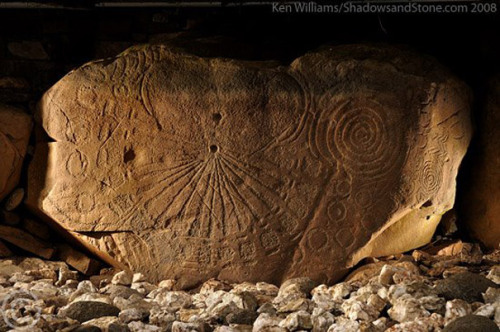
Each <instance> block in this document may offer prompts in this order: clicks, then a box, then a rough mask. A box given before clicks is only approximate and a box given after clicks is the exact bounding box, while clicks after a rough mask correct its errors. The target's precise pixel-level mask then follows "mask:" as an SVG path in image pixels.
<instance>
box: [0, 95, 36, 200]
mask: <svg viewBox="0 0 500 332" xmlns="http://www.w3.org/2000/svg"><path fill="white" fill-rule="evenodd" d="M31 126H32V121H31V117H30V116H29V115H27V114H25V113H24V112H23V111H21V110H19V109H17V108H14V107H11V106H7V105H2V104H0V200H2V199H4V198H5V196H7V194H8V193H9V192H10V191H11V190H12V189H14V188H15V186H16V185H17V183H18V181H19V177H20V176H21V166H22V164H23V160H24V156H25V155H26V149H27V147H28V141H29V138H30V134H31Z"/></svg>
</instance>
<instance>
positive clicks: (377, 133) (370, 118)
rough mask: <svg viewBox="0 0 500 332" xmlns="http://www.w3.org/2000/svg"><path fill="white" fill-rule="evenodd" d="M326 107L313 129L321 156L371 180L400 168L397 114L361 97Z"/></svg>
mask: <svg viewBox="0 0 500 332" xmlns="http://www.w3.org/2000/svg"><path fill="white" fill-rule="evenodd" d="M330 105H332V103H330ZM329 107H331V111H324V112H322V115H321V116H320V118H319V119H318V121H317V123H316V126H315V129H314V130H315V138H316V142H315V143H316V148H317V149H318V150H319V152H320V153H321V155H323V156H327V158H330V159H333V160H337V161H339V162H340V164H341V165H342V166H343V167H345V168H346V169H347V170H348V171H349V173H350V174H353V175H361V176H364V177H367V178H370V179H373V180H377V179H379V178H383V177H384V176H385V175H387V174H388V173H390V172H391V171H393V170H394V169H395V168H397V167H398V166H401V164H402V162H403V161H404V153H402V152H403V151H402V150H403V141H404V140H403V137H402V132H401V130H397V125H396V124H397V122H398V119H397V118H395V117H394V116H395V115H396V114H398V113H397V112H393V111H392V109H391V108H388V107H385V106H383V105H380V104H378V103H376V102H375V101H372V100H369V99H366V98H362V97H359V98H352V99H348V100H341V101H339V102H335V103H333V106H329Z"/></svg>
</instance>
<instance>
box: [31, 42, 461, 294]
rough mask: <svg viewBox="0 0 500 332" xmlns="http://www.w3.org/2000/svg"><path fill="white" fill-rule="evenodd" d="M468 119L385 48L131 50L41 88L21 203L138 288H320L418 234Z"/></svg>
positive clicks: (437, 210) (451, 193)
mask: <svg viewBox="0 0 500 332" xmlns="http://www.w3.org/2000/svg"><path fill="white" fill-rule="evenodd" d="M468 116H469V92H468V89H467V88H466V87H465V86H464V85H463V84H462V83H461V82H459V81H458V80H457V79H455V78H454V77H453V76H451V75H450V74H449V73H448V72H447V71H446V70H444V69H443V68H442V67H440V66H439V65H438V64H437V63H435V61H434V60H433V59H429V58H426V57H421V56H418V55H415V54H413V53H411V52H408V51H406V50H402V49H399V48H391V47H379V46H365V45H350V46H338V47H324V48H322V49H320V50H317V51H315V52H312V53H309V54H306V55H304V56H302V57H300V58H298V59H296V60H295V61H293V62H292V63H291V64H290V65H289V66H279V65H277V64H275V63H268V62H244V61H235V60H231V59H223V58H201V57H196V56H193V55H189V54H183V53H182V52H180V51H174V50H172V49H170V48H168V47H165V46H162V45H154V46H143V47H137V48H131V49H129V50H128V51H126V52H124V53H122V54H121V55H120V56H118V57H116V58H114V59H108V60H103V61H95V62H92V63H89V64H86V65H84V66H82V67H81V68H79V69H77V70H74V71H72V72H71V73H69V74H68V75H67V76H66V77H64V78H63V79H62V80H61V81H59V82H58V83H57V84H56V85H55V86H54V87H53V88H52V89H50V90H49V91H48V92H47V93H46V94H45V95H44V97H43V100H42V101H41V103H40V119H41V122H42V125H43V127H44V128H45V130H46V132H47V134H48V135H49V136H50V137H51V138H52V139H53V142H48V143H44V142H39V143H38V145H37V148H36V156H35V160H34V162H33V163H32V165H31V169H30V186H29V193H28V195H29V197H28V200H29V204H30V206H31V207H32V208H33V209H35V210H36V211H38V212H40V213H43V214H44V215H46V216H48V217H50V218H51V219H52V220H55V221H56V222H57V223H59V224H60V225H61V226H63V227H64V228H65V229H66V230H67V231H68V232H70V233H71V234H73V235H74V236H75V237H77V238H78V239H80V240H81V241H82V242H83V243H85V244H86V245H87V246H88V247H90V248H93V249H94V250H95V251H96V252H97V253H99V254H100V255H101V257H103V258H104V259H106V260H108V261H109V262H111V263H112V264H115V265H118V266H122V267H128V268H130V269H132V270H134V271H136V272H137V271H140V272H142V273H143V274H144V275H146V276H148V277H149V278H150V279H151V280H153V281H158V280H162V279H177V280H178V283H179V286H181V287H188V286H193V285H195V284H198V283H199V282H200V281H204V280H207V279H209V278H211V277H216V278H219V279H226V280H229V281H243V280H245V281H257V280H258V281H269V282H275V283H279V282H281V281H282V280H284V279H286V278H291V277H296V276H307V277H310V278H311V279H313V280H315V281H319V282H331V281H333V280H334V279H336V278H338V277H339V276H341V275H342V274H343V273H344V270H345V269H346V268H347V267H349V266H352V265H353V264H356V262H358V261H359V260H361V259H362V258H364V257H366V256H368V255H388V254H393V253H398V252H402V251H405V250H408V249H410V248H414V247H417V246H420V245H422V244H425V243H426V242H427V241H428V240H429V239H430V238H431V236H432V234H433V232H434V230H435V228H436V226H437V224H438V222H439V220H440V217H441V215H442V214H443V213H444V212H445V211H447V210H449V209H450V208H451V207H452V205H453V202H454V198H455V177H456V174H457V170H458V167H459V164H460V161H461V159H462V157H463V155H464V154H465V151H466V149H467V146H468V143H469V139H470V123H469V118H468ZM42 175H43V176H42Z"/></svg>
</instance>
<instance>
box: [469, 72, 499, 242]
mask: <svg viewBox="0 0 500 332" xmlns="http://www.w3.org/2000/svg"><path fill="white" fill-rule="evenodd" d="M499 122H500V75H499V76H497V77H496V78H495V79H493V80H492V81H491V84H490V90H489V95H488V101H487V104H486V109H485V112H484V117H483V118H481V119H480V121H479V130H478V135H479V139H478V143H479V149H478V153H477V155H475V156H474V162H473V164H472V167H471V176H470V186H466V187H464V195H463V202H462V206H463V210H464V211H463V212H464V215H463V216H464V218H463V220H464V221H465V224H466V227H467V228H468V231H469V232H470V234H471V235H472V236H473V237H475V238H476V239H478V240H480V241H481V242H482V243H483V244H485V245H486V246H488V247H490V248H497V247H498V245H499V244H500V185H499V183H500V158H499V154H500V131H499V130H498V123H499Z"/></svg>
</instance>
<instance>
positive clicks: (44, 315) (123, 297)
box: [0, 242, 500, 332]
mask: <svg viewBox="0 0 500 332" xmlns="http://www.w3.org/2000/svg"><path fill="white" fill-rule="evenodd" d="M499 281H500V251H495V252H493V253H490V254H483V253H482V252H481V251H480V249H479V247H477V246H475V245H472V244H468V243H462V242H449V243H446V242H445V243H440V244H436V245H433V246H432V245H431V246H429V247H427V248H425V249H422V250H415V251H414V252H413V253H412V254H411V255H401V256H399V257H387V258H384V259H381V260H373V262H371V263H367V264H365V265H363V266H362V267H360V268H359V269H357V270H355V271H354V272H352V273H351V274H350V275H349V276H348V277H347V278H346V279H345V280H344V281H343V282H341V283H338V284H335V285H317V284H315V283H314V282H313V281H312V280H310V279H308V278H297V279H291V280H288V281H286V282H285V283H283V285H282V286H281V287H277V286H275V285H271V284H267V283H264V282H259V283H256V284H254V283H247V282H244V283H240V284H229V283H226V282H224V281H219V280H215V279H211V280H208V281H206V282H205V283H204V284H203V285H201V286H200V287H199V288H197V289H193V290H181V289H177V288H176V282H175V280H164V281H162V282H160V283H159V284H152V283H149V282H148V281H147V280H146V279H145V277H144V276H143V275H141V274H140V273H136V274H130V273H128V272H125V271H120V272H116V271H110V270H109V269H108V270H103V271H101V274H100V275H96V276H91V277H90V278H88V277H82V275H81V274H78V273H77V272H75V271H72V270H71V269H70V268H69V267H68V266H67V265H66V263H62V262H53V261H45V260H42V259H39V258H9V259H3V260H1V261H0V294H1V295H0V299H2V305H3V307H2V308H3V311H2V312H3V318H4V319H2V320H0V331H11V330H12V331H80V332H82V331H110V332H111V331H113V332H117V331H133V332H136V331H137V332H139V331H173V332H191V331H193V332H195V331H199V332H206V331H216V332H259V331H266V332H286V331H313V332H320V331H325V332H351V331H352V332H355V331H370V332H372V331H373V332H378V331H380V332H382V331H388V332H396V331H401V332H403V331H405V332H420V331H462V330H464V329H465V330H467V331H470V332H473V331H475V330H474V328H476V327H477V328H478V329H479V330H478V331H486V332H487V331H500V330H499V329H498V326H500V288H498V286H497V283H498V282H499ZM19 297H22V298H23V299H24V300H25V301H24V302H23V306H24V307H23V310H18V309H19V307H16V305H19V301H18V302H16V301H15V299H16V298H19ZM16 310H17V311H16ZM477 316H481V317H477ZM484 317H485V318H486V319H485V318H484ZM23 326H24V327H23Z"/></svg>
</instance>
